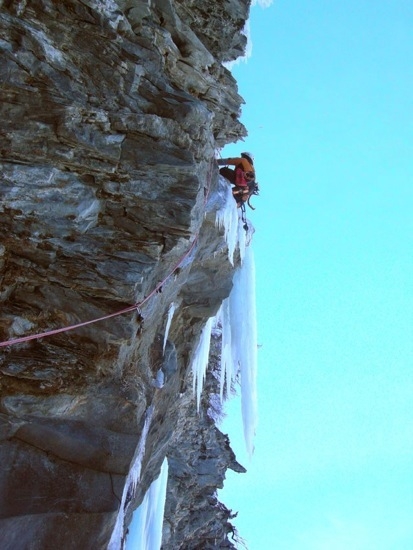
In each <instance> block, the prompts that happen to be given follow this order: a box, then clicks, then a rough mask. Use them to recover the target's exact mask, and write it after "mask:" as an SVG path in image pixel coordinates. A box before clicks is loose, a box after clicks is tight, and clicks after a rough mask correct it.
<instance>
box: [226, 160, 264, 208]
mask: <svg viewBox="0 0 413 550" xmlns="http://www.w3.org/2000/svg"><path fill="white" fill-rule="evenodd" d="M228 164H232V165H235V169H234V170H233V169H231V168H228V166H225V165H228ZM223 165H224V168H221V169H220V171H219V173H220V174H221V176H223V177H224V178H225V179H226V180H228V181H229V183H232V184H233V185H234V187H233V188H232V194H233V196H234V199H235V200H236V203H237V207H238V208H241V207H242V206H243V205H244V203H246V202H247V203H248V206H249V207H250V208H252V209H253V210H254V208H253V207H252V206H251V204H250V202H249V199H250V197H251V196H252V195H258V193H259V189H258V183H257V182H256V181H255V169H254V157H253V155H252V154H251V153H247V152H244V153H241V157H235V158H226V159H218V166H223ZM244 211H245V206H244Z"/></svg>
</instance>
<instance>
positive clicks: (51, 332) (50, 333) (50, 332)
mask: <svg viewBox="0 0 413 550" xmlns="http://www.w3.org/2000/svg"><path fill="white" fill-rule="evenodd" d="M211 176H212V171H211V169H210V171H209V173H208V180H207V181H208V186H207V189H206V193H205V197H204V207H205V206H206V203H207V200H208V196H209V191H210V187H211ZM198 237H199V231H198V232H197V233H196V234H195V237H194V240H193V241H192V243H191V246H190V247H189V248H188V250H187V251H186V252H185V254H184V255H183V256H182V257H181V258H180V260H179V261H178V262H177V263H176V265H175V266H174V268H173V269H172V270H171V271H170V272H169V273H168V275H167V276H166V277H165V278H164V279H163V280H162V281H161V282H160V283H158V284H157V285H156V287H155V288H154V289H153V290H152V292H151V293H150V294H148V296H146V297H145V298H144V299H143V300H142V301H141V302H137V303H136V304H134V305H132V306H128V307H125V308H124V309H121V310H119V311H116V312H115V313H109V314H108V315H104V316H103V317H98V318H96V319H91V320H90V321H84V322H82V323H77V324H75V325H70V326H68V327H62V328H57V329H54V330H48V331H46V332H41V333H38V334H30V335H28V336H22V337H21V338H14V339H12V340H7V341H5V342H0V348H3V347H6V346H11V345H13V344H22V343H23V342H28V341H30V340H38V339H40V338H45V337H47V336H53V335H54V334H60V333H61V332H68V331H69V330H74V329H76V328H80V327H85V326H87V325H91V324H93V323H99V322H100V321H105V320H106V319H111V318H112V317H118V316H119V315H124V314H125V313H129V312H131V311H134V310H139V309H140V308H141V307H142V306H143V304H145V303H146V302H147V301H148V300H149V299H150V298H151V297H152V296H154V295H155V294H156V293H157V292H158V290H160V289H161V288H162V286H163V285H164V284H165V283H166V281H167V280H168V279H169V278H170V277H171V276H172V275H173V274H174V272H175V271H176V269H177V268H178V267H179V266H180V265H181V264H182V262H183V261H184V260H185V259H186V258H187V257H188V256H189V255H190V254H191V252H192V250H193V249H194V247H195V244H196V242H197V240H198Z"/></svg>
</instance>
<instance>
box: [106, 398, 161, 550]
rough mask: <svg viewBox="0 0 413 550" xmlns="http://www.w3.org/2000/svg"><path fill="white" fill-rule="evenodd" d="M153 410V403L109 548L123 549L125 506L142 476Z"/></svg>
mask: <svg viewBox="0 0 413 550" xmlns="http://www.w3.org/2000/svg"><path fill="white" fill-rule="evenodd" d="M153 411H154V407H153V405H151V406H150V407H149V408H148V409H147V411H146V417H145V423H144V426H143V429H142V435H141V438H140V440H139V444H138V447H137V449H136V453H135V457H134V459H133V465H132V468H131V469H130V471H129V474H128V478H127V480H126V483H125V487H124V489H123V494H122V501H121V504H120V507H119V512H118V517H117V518H116V523H115V527H114V529H113V532H112V536H111V537H110V541H109V545H108V550H121V548H122V537H123V527H124V525H123V524H124V520H125V508H126V506H127V504H126V497H127V495H128V493H129V494H130V493H132V494H133V493H134V492H135V489H136V485H137V484H138V482H139V480H140V477H141V469H142V460H143V457H144V454H145V445H146V438H147V436H148V431H149V426H150V424H151V420H152V416H153Z"/></svg>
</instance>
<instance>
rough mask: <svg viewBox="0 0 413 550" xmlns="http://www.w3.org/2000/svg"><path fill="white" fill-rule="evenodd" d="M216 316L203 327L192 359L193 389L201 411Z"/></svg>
mask: <svg viewBox="0 0 413 550" xmlns="http://www.w3.org/2000/svg"><path fill="white" fill-rule="evenodd" d="M213 321H214V317H210V318H209V319H208V321H207V322H206V324H205V326H204V328H203V329H202V332H201V336H200V338H199V342H198V346H197V348H196V350H195V355H194V358H193V360H192V376H193V391H194V394H195V395H196V404H197V409H198V411H199V405H200V402H201V393H202V387H203V385H204V380H205V374H206V369H207V366H208V359H209V348H210V344H211V330H212V324H213Z"/></svg>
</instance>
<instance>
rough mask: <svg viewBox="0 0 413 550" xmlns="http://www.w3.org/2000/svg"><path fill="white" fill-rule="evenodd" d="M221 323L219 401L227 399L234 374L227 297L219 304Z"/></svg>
mask: <svg viewBox="0 0 413 550" xmlns="http://www.w3.org/2000/svg"><path fill="white" fill-rule="evenodd" d="M221 324H222V337H221V378H220V388H219V396H220V398H221V402H222V401H223V400H224V389H226V391H225V399H228V397H229V393H230V390H231V383H232V381H233V378H234V377H235V375H236V370H238V369H236V370H235V371H234V367H233V360H232V353H231V349H232V346H231V324H230V311H229V299H228V298H227V299H226V300H224V301H223V302H222V305H221Z"/></svg>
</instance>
